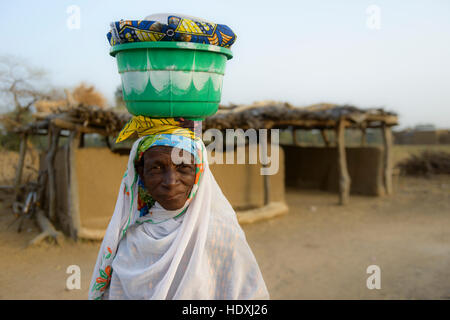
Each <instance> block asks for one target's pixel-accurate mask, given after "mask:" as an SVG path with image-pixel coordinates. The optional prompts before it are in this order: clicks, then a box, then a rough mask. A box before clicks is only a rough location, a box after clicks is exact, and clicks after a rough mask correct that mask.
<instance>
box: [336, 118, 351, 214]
mask: <svg viewBox="0 0 450 320" xmlns="http://www.w3.org/2000/svg"><path fill="white" fill-rule="evenodd" d="M336 144H337V156H338V158H337V160H338V170H339V204H341V205H344V204H347V203H348V198H349V194H350V183H351V179H350V175H349V174H348V170H347V157H346V155H345V120H344V119H340V120H339V122H338V124H337V127H336Z"/></svg>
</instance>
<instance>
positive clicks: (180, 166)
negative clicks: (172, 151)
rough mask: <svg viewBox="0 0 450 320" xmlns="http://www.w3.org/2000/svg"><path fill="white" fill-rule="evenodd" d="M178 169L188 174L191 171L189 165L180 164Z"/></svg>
mask: <svg viewBox="0 0 450 320" xmlns="http://www.w3.org/2000/svg"><path fill="white" fill-rule="evenodd" d="M178 169H180V170H181V171H183V172H190V171H193V168H192V166H191V165H189V164H185V163H182V164H180V165H179V166H178Z"/></svg>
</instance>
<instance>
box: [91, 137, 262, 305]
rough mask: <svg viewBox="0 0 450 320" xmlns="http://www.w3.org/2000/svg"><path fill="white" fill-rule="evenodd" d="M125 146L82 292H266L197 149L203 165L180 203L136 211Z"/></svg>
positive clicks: (207, 295) (203, 295)
mask: <svg viewBox="0 0 450 320" xmlns="http://www.w3.org/2000/svg"><path fill="white" fill-rule="evenodd" d="M141 139H142V138H140V139H138V140H137V141H136V142H135V143H134V145H133V148H132V150H131V152H130V158H129V161H128V168H127V172H126V174H125V176H124V177H123V179H122V183H121V186H120V190H119V196H118V199H117V203H116V207H115V210H114V214H113V216H112V218H111V221H110V223H109V226H108V228H107V230H106V234H105V237H104V239H103V243H102V245H101V247H100V252H99V255H98V258H97V263H96V265H95V269H94V273H93V276H92V280H91V286H90V290H89V299H230V300H231V299H269V294H268V291H267V288H266V285H265V283H264V280H263V278H262V275H261V271H260V269H259V267H258V264H257V262H256V259H255V257H254V255H253V253H252V251H251V249H250V247H249V246H248V243H247V241H246V238H245V234H244V232H243V230H242V229H241V227H240V226H239V224H238V221H237V218H236V213H235V211H234V210H233V208H232V207H231V205H230V203H229V202H228V200H227V199H226V198H225V196H224V195H223V193H222V191H221V189H220V187H219V186H218V184H217V182H216V180H215V179H214V176H213V175H212V173H211V171H210V169H209V166H208V161H207V154H206V148H205V146H204V144H203V142H202V141H201V140H198V141H197V142H196V143H197V145H198V148H199V150H201V152H202V155H203V156H202V158H203V164H204V167H203V168H204V171H203V175H202V177H201V180H200V183H199V184H198V189H197V192H196V194H195V196H194V197H193V198H192V201H191V202H190V203H187V205H188V209H187V211H186V212H185V213H184V214H182V215H181V216H179V213H180V212H181V211H182V210H183V208H181V209H179V210H175V211H167V210H165V209H164V208H162V207H161V206H160V205H159V204H158V203H155V205H154V207H152V210H151V211H152V217H153V218H154V219H153V223H150V222H144V221H145V220H143V217H139V211H138V210H137V199H136V198H137V197H136V195H137V183H136V181H137V173H136V172H135V168H134V159H135V155H136V152H137V146H138V144H139V141H140V140H141Z"/></svg>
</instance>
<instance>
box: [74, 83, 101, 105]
mask: <svg viewBox="0 0 450 320" xmlns="http://www.w3.org/2000/svg"><path fill="white" fill-rule="evenodd" d="M72 95H73V98H74V99H75V100H76V101H77V102H78V103H80V104H82V105H85V106H97V107H100V108H105V106H106V99H105V97H104V96H103V95H102V94H101V93H100V92H98V91H97V90H96V89H95V87H94V86H87V85H86V84H84V83H81V84H80V85H78V87H76V88H75V89H74V90H73V93H72Z"/></svg>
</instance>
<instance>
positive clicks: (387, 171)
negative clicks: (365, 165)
mask: <svg viewBox="0 0 450 320" xmlns="http://www.w3.org/2000/svg"><path fill="white" fill-rule="evenodd" d="M382 133H383V134H382V135H383V145H384V161H383V168H384V172H383V173H384V188H385V190H386V194H388V195H389V194H392V131H391V128H390V127H389V126H387V125H386V124H385V123H383V126H382Z"/></svg>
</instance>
